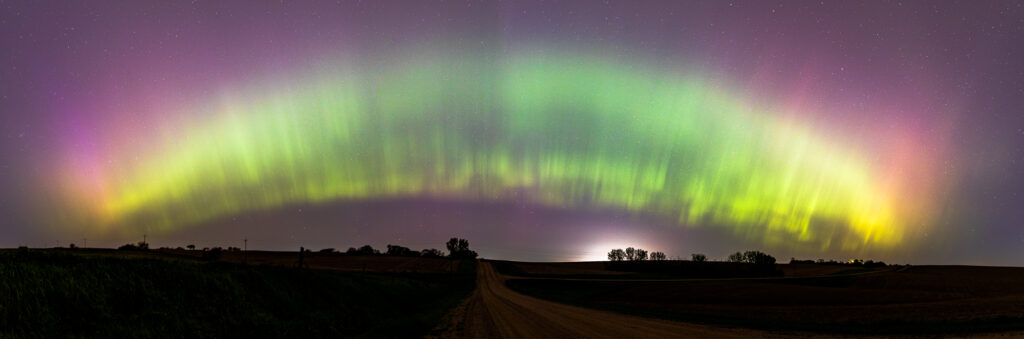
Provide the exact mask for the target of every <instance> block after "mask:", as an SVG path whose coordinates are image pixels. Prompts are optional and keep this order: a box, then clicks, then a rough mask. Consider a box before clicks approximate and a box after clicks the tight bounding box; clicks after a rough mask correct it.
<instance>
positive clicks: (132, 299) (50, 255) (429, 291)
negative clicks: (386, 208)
mask: <svg viewBox="0 0 1024 339" xmlns="http://www.w3.org/2000/svg"><path fill="white" fill-rule="evenodd" d="M292 255H294V256H297V253H293V254H292ZM395 259H402V258H395ZM411 259H416V258H411ZM433 260H437V261H438V262H437V263H431V264H428V265H426V266H431V267H433V266H440V265H441V263H444V262H447V260H444V259H433ZM422 264H423V263H420V264H416V265H413V266H414V267H420V266H419V265H422ZM358 266H359V267H362V266H363V265H362V264H360V265H358ZM445 266H447V264H445ZM475 266H476V265H475V262H474V261H466V262H464V263H462V264H461V265H459V270H458V272H456V273H411V271H406V272H403V273H362V272H342V271H330V270H312V269H301V270H300V269H297V268H291V267H282V266H272V265H242V264H236V263H230V262H223V261H216V262H203V261H198V260H195V259H191V258H188V257H185V258H175V257H173V256H168V255H163V254H159V253H152V252H124V251H116V252H115V251H110V252H92V251H74V252H72V251H61V250H22V249H19V250H4V251H0V337H111V338H112V337H133V338H135V337H186V336H188V337H243V336H244V337H300V336H310V337H339V336H345V337H350V336H375V337H376V336H388V337H394V336H399V337H415V336H422V335H425V334H427V333H428V332H429V331H430V330H431V328H432V327H433V326H434V325H435V324H437V323H438V321H439V320H440V319H441V317H442V316H444V314H445V313H446V312H447V311H448V310H450V309H452V308H453V307H455V306H456V305H457V304H458V303H459V302H460V301H461V300H462V299H464V298H465V297H467V296H468V295H469V293H471V291H472V289H473V287H474V279H475ZM371 268H372V267H371ZM437 270H439V269H437ZM368 271H372V269H371V270H368ZM422 271H424V270H420V272H422ZM426 271H430V270H426ZM435 271H436V270H435Z"/></svg>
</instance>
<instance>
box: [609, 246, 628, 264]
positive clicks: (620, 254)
mask: <svg viewBox="0 0 1024 339" xmlns="http://www.w3.org/2000/svg"><path fill="white" fill-rule="evenodd" d="M625 259H626V251H623V250H622V249H621V248H616V249H613V250H611V252H608V261H622V260H625Z"/></svg>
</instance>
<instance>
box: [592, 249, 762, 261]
mask: <svg viewBox="0 0 1024 339" xmlns="http://www.w3.org/2000/svg"><path fill="white" fill-rule="evenodd" d="M667 259H668V257H667V256H666V255H665V253H664V252H650V254H648V251H647V250H645V249H642V248H633V247H626V249H621V248H615V249H612V250H611V251H609V252H608V261H646V260H651V261H662V260H667ZM690 260H691V261H695V262H705V261H707V260H708V256H706V255H704V254H701V253H694V254H691V255H690ZM728 261H729V262H737V263H749V264H759V265H774V264H775V257H773V256H771V255H769V254H767V253H764V252H761V251H746V252H736V253H733V254H730V255H729V259H728Z"/></svg>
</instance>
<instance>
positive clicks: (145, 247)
mask: <svg viewBox="0 0 1024 339" xmlns="http://www.w3.org/2000/svg"><path fill="white" fill-rule="evenodd" d="M135 247H136V248H137V249H140V250H148V249H149V243H147V242H142V241H140V242H139V243H138V245H136V246H135Z"/></svg>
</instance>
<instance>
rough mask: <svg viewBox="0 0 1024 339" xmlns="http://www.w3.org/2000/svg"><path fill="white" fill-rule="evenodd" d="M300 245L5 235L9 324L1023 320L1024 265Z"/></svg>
mask: <svg viewBox="0 0 1024 339" xmlns="http://www.w3.org/2000/svg"><path fill="white" fill-rule="evenodd" d="M297 259H298V253H297V252H256V251H250V252H248V253H242V252H237V251H236V252H226V253H224V254H223V255H222V256H219V257H217V258H210V257H207V256H205V255H204V252H203V251H181V250H151V251H116V250H99V249H88V250H82V249H78V250H67V249H64V250H61V249H49V250H30V249H18V250H0V338H6V337H186V336H187V337H365V336H371V337H421V336H424V335H427V336H439V337H616V338H619V337H785V336H793V335H798V336H802V335H822V334H825V335H833V336H834V335H839V336H844V335H854V336H860V335H883V336H889V335H943V334H958V335H961V334H962V335H982V336H989V335H994V334H998V335H1004V336H1020V335H1024V332H1022V331H1024V268H1002V267H970V266H914V267H907V266H896V267H893V266H889V267H858V266H849V265H822V264H782V265H775V266H774V267H769V268H763V267H762V268H757V267H750V266H749V265H744V264H730V263H721V262H719V263H707V264H699V265H704V266H695V265H698V264H694V263H690V262H671V261H668V262H650V263H642V264H640V265H628V264H622V263H617V264H609V263H606V262H584V263H522V262H508V261H483V262H480V263H479V264H477V262H476V261H472V260H463V261H453V260H449V259H441V258H420V257H388V256H353V255H341V254H337V253H305V254H304V255H303V264H304V266H305V267H306V268H303V269H300V268H297V267H296V264H297ZM243 262H244V263H245V264H243ZM680 270H683V271H680Z"/></svg>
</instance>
